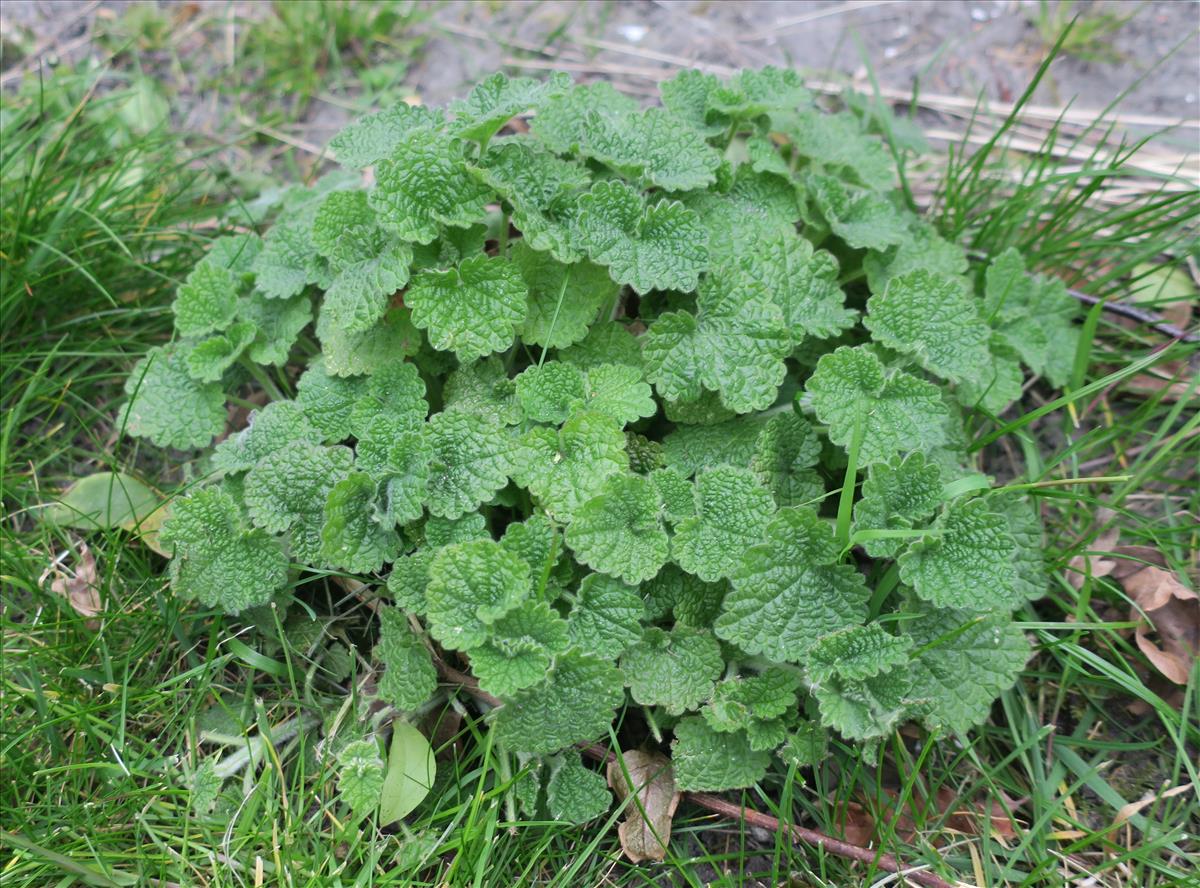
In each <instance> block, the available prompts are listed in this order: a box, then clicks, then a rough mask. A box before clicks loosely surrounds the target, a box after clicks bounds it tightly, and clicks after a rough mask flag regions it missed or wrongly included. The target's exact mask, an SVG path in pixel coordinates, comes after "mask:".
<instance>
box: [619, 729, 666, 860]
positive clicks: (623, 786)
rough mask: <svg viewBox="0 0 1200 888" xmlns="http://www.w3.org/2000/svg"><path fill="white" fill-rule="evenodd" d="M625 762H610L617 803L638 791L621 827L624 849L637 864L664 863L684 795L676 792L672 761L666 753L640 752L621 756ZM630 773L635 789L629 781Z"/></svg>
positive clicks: (627, 809)
mask: <svg viewBox="0 0 1200 888" xmlns="http://www.w3.org/2000/svg"><path fill="white" fill-rule="evenodd" d="M621 759H624V762H625V767H624V768H622V767H621ZM621 759H614V760H613V761H611V762H609V763H608V785H609V786H611V787H612V790H613V792H615V793H616V795H617V801H624V800H625V798H626V797H628V796H629V795H630V794H631V793H633V792H634V791H635V788H636V792H637V798H636V799H633V800H631V801H630V802H629V804H628V805H626V807H625V820H624V822H623V823H621V825H620V826H618V827H617V836H618V837H619V838H620V840H621V849H622V850H623V851H624V852H625V856H626V857H628V858H629V859H630V860H631V861H632V862H633V863H638V862H640V861H642V860H656V861H661V860H663V859H664V858H665V857H666V856H667V845H668V844H669V843H670V841H671V820H672V818H673V817H674V816H675V809H676V808H677V807H679V795H680V794H679V791H678V790H677V789H675V772H674V770H673V769H672V768H671V760H670V759H669V758H667V757H666V756H665V755H663V754H662V753H658V752H642V751H641V750H637V749H632V750H629V751H628V752H623V753H621ZM626 770H628V772H629V780H631V781H632V783H633V786H630V784H629V782H628V781H627V780H626V777H625V771H626ZM643 812H644V816H643Z"/></svg>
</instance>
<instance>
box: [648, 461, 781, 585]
mask: <svg viewBox="0 0 1200 888" xmlns="http://www.w3.org/2000/svg"><path fill="white" fill-rule="evenodd" d="M774 511H775V503H774V502H773V501H772V499H771V494H770V492H769V491H768V490H767V489H766V488H765V487H763V486H762V485H761V484H760V483H759V481H758V478H757V477H756V476H755V474H754V473H753V472H751V471H750V470H749V469H743V468H739V467H737V466H716V467H715V468H711V469H708V470H706V471H703V472H701V473H700V474H698V475H697V476H696V515H695V516H694V517H692V518H687V519H685V520H683V521H681V522H680V523H679V526H678V527H676V528H675V538H674V540H673V541H672V543H671V554H672V555H673V556H674V558H675V560H676V561H677V562H678V563H679V566H680V567H682V568H683V569H684V570H686V571H688V572H689V573H694V574H696V575H697V576H698V577H700V579H702V580H705V581H707V582H710V583H711V582H715V581H716V580H719V579H722V578H725V577H728V576H729V575H730V574H731V573H732V572H733V571H734V569H735V568H736V567H737V566H738V565H739V564H740V563H741V560H742V556H743V555H744V554H745V552H746V550H747V549H748V548H750V547H751V546H753V545H755V544H756V543H758V542H760V541H761V540H762V536H763V531H764V530H766V527H767V525H768V524H769V523H770V521H771V515H772V513H773V512H774Z"/></svg>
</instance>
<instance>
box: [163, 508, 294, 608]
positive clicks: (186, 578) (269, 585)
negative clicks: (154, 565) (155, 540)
mask: <svg viewBox="0 0 1200 888" xmlns="http://www.w3.org/2000/svg"><path fill="white" fill-rule="evenodd" d="M159 540H160V542H161V543H162V545H163V546H164V547H165V548H167V549H169V550H173V551H174V553H175V557H174V558H173V559H172V560H171V586H172V588H174V590H175V594H177V595H179V596H180V597H181V598H184V599H196V600H197V601H199V602H200V603H201V604H203V605H205V606H207V607H221V608H224V609H225V610H226V611H228V612H229V613H233V614H236V613H238V612H239V611H243V610H245V609H246V608H248V607H255V606H257V605H260V604H266V603H267V602H268V601H270V599H271V596H272V595H274V594H275V593H276V592H278V591H279V590H280V589H282V588H283V587H284V585H285V584H286V583H287V568H288V561H287V558H286V556H285V555H284V553H283V549H282V547H281V546H280V545H279V542H278V541H277V540H275V539H274V538H272V537H270V536H268V535H267V534H266V533H265V532H263V531H261V530H255V529H252V528H250V527H248V526H246V522H245V520H244V519H243V518H242V514H241V510H240V509H239V508H238V504H237V502H235V501H234V499H233V497H232V496H230V495H229V494H228V493H227V492H226V491H224V490H223V489H221V488H219V487H209V488H205V489H203V490H197V491H195V492H194V493H192V494H190V495H189V496H187V497H185V498H183V499H178V500H175V501H174V503H173V504H172V506H171V516H170V518H169V520H168V521H167V522H166V523H165V524H164V525H163V529H162V534H161V535H160V537H159Z"/></svg>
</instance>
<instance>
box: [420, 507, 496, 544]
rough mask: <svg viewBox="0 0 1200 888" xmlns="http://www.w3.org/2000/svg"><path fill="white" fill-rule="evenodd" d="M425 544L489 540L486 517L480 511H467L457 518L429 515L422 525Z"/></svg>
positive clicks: (490, 536)
mask: <svg viewBox="0 0 1200 888" xmlns="http://www.w3.org/2000/svg"><path fill="white" fill-rule="evenodd" d="M422 532H423V533H424V534H425V545H427V546H433V547H434V548H441V547H442V546H452V545H454V544H455V543H469V542H470V541H471V540H490V539H491V538H492V535H491V534H490V533H489V532H488V528H487V518H486V517H484V515H483V514H482V513H481V512H469V513H467V514H466V515H460V516H459V517H457V518H438V517H437V516H435V515H430V516H429V518H427V519H426V520H425V522H424V524H423V525H422Z"/></svg>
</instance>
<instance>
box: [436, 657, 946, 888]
mask: <svg viewBox="0 0 1200 888" xmlns="http://www.w3.org/2000/svg"><path fill="white" fill-rule="evenodd" d="M436 663H437V669H438V672H439V673H440V674H441V676H442V678H443V679H445V680H446V681H447V682H449V683H450V684H454V685H458V686H460V687H461V688H462V689H463V690H465V691H466V692H467V693H468V694H470V695H471V696H473V697H476V698H478V699H479V700H482V701H483V702H485V703H487V704H488V705H489V706H500V705H502V701H500V700H498V699H496V698H495V697H493V696H492V695H491V694H489V693H488V692H487V691H483V690H480V688H479V683H478V682H477V681H476V680H475V679H474V678H472V677H471V676H469V675H467V674H466V673H465V672H461V671H459V670H458V669H455V668H454V667H453V666H450V665H448V664H446V663H445V662H443V661H442V660H441V659H440V658H439V659H437V660H436ZM578 746H579V751H580V752H582V753H583V754H584V755H586V756H588V757H589V758H592V759H595V760H596V761H599V762H605V763H608V762H611V761H615V760H616V756H615V755H614V754H613V753H612V751H610V750H608V749H605V748H604V747H603V746H600V745H599V744H596V743H580V744H578ZM682 795H683V798H684V799H685V800H686V801H689V802H691V803H692V804H694V805H696V806H697V807H700V808H704V809H705V810H706V811H711V812H713V813H714V814H717V815H719V816H721V817H725V818H728V819H730V820H740V821H745V822H746V823H749V824H750V825H751V826H757V827H761V828H762V829H767V830H771V831H772V832H778V831H779V830H780V829H781V828H782V824H781V823H780V822H779V819H778V818H776V817H772V816H771V815H770V814H763V813H762V812H760V811H755V810H753V809H750V808H746V807H743V806H742V805H735V804H734V803H733V802H727V801H725V799H722V798H720V797H719V796H715V795H712V794H710V793H707V792H685V793H683V794H682ZM788 829H789V831H790V832H791V835H792V839H793V840H795V841H797V842H804V843H806V844H809V845H815V846H818V847H821V848H824V849H825V850H826V851H828V852H830V853H831V854H836V855H837V856H838V857H844V858H846V859H847V860H855V861H858V862H859V863H867V864H873V865H874V866H877V867H879V869H881V870H884V871H885V872H889V873H897V874H899V875H902V876H904V877H905V878H906V879H908V880H910V881H912V882H913V883H915V884H917V885H923V886H925V888H953V886H952V885H951V884H950V883H949V882H947V881H946V880H945V879H943V878H941V877H940V876H937V875H935V874H933V873H931V872H928V871H926V870H922V869H908V868H906V867H905V866H904V864H903V862H901V861H900V860H897V859H896V857H895V856H894V855H891V854H882V853H879V852H876V851H872V850H871V849H870V848H864V847H862V846H861V845H854V844H851V843H850V842H844V841H842V840H841V839H835V838H834V837H833V836H827V835H825V834H824V833H822V832H818V831H817V830H815V829H808V828H807V827H803V826H796V825H795V824H792V825H791V826H790V827H789V828H788Z"/></svg>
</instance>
